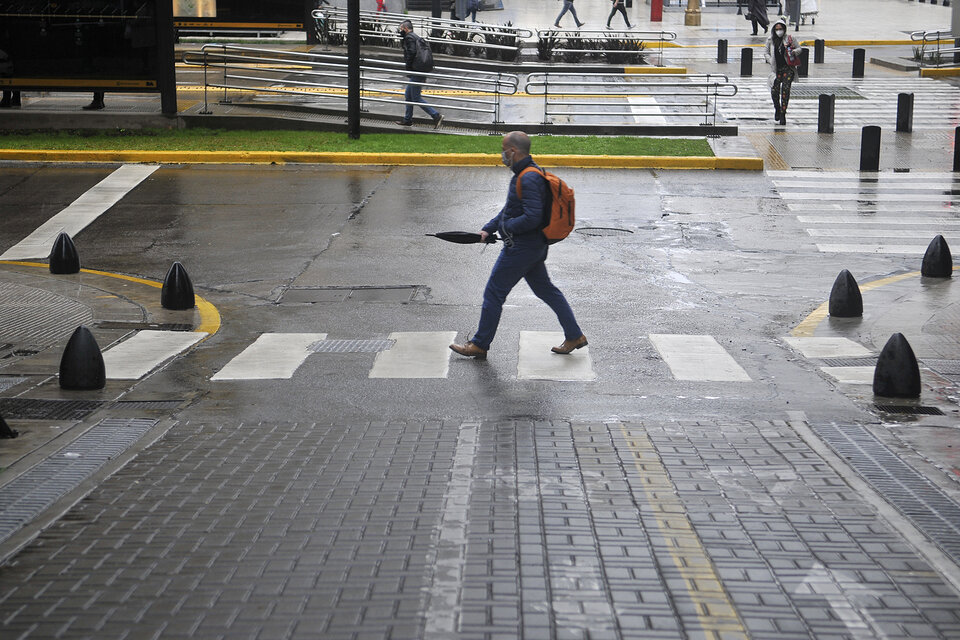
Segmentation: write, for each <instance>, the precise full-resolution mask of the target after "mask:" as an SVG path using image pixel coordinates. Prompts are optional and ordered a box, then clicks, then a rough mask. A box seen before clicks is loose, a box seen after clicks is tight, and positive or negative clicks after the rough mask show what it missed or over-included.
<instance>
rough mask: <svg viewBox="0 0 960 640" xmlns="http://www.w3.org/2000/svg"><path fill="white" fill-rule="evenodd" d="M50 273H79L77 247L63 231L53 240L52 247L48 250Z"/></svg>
mask: <svg viewBox="0 0 960 640" xmlns="http://www.w3.org/2000/svg"><path fill="white" fill-rule="evenodd" d="M50 273H58V274H63V273H80V256H79V255H78V254H77V247H76V246H75V245H74V244H73V240H71V239H70V236H68V235H67V234H66V233H65V232H63V231H61V232H60V234H59V235H58V236H57V239H56V240H54V241H53V249H51V250H50Z"/></svg>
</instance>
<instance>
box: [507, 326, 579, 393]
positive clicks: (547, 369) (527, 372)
mask: <svg viewBox="0 0 960 640" xmlns="http://www.w3.org/2000/svg"><path fill="white" fill-rule="evenodd" d="M561 342H563V333H560V332H558V331H521V332H520V354H519V356H518V358H517V378H519V379H520V380H556V381H558V382H588V381H590V380H596V379H597V374H596V373H595V372H594V371H593V359H592V358H591V357H590V347H583V348H582V349H577V350H576V351H574V352H573V353H569V354H567V355H561V354H559V353H554V352H552V351H551V350H550V348H551V347H556V346H557V345H559V344H560V343H561Z"/></svg>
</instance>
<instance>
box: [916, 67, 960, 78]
mask: <svg viewBox="0 0 960 640" xmlns="http://www.w3.org/2000/svg"><path fill="white" fill-rule="evenodd" d="M920 75H921V76H922V77H924V78H944V77H952V76H960V67H944V68H943V69H920Z"/></svg>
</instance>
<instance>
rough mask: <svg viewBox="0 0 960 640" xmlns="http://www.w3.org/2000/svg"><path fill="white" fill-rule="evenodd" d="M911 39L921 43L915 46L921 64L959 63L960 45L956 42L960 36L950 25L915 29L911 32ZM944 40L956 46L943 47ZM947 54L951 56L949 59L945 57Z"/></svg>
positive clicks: (917, 58) (918, 62)
mask: <svg viewBox="0 0 960 640" xmlns="http://www.w3.org/2000/svg"><path fill="white" fill-rule="evenodd" d="M910 39H911V40H913V41H914V42H919V43H920V46H919V47H915V57H916V60H917V64H919V65H920V66H924V65H928V64H932V65H936V66H938V67H939V66H940V65H941V64H944V63H947V64H951V65H952V64H957V60H956V57H957V56H956V54H958V53H960V47H958V46H956V42H957V40H958V39H960V36H957V35H954V34H953V32H952V30H951V29H950V28H949V27H945V28H943V29H925V30H921V31H914V32H913V33H911V34H910ZM942 40H948V41H950V42H951V43H953V45H954V46H952V47H941V46H940V42H941V41H942ZM947 55H949V56H950V58H949V60H945V59H944V58H945V56H947Z"/></svg>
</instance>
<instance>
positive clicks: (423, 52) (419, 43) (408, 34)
mask: <svg viewBox="0 0 960 640" xmlns="http://www.w3.org/2000/svg"><path fill="white" fill-rule="evenodd" d="M400 33H401V34H403V61H404V63H405V64H406V67H407V71H414V72H415V73H411V74H410V75H409V76H407V77H408V78H409V79H410V82H409V83H408V84H407V88H406V90H405V91H404V92H403V99H404V100H405V101H406V103H407V104H406V109H404V114H403V120H398V121H397V124H399V125H400V126H402V127H409V126H410V125H412V124H413V104H414V103H415V102H419V103H421V104H420V108H421V109H423V110H424V111H426V112H427V115H429V116H430V118H431V119H433V128H434V129H439V128H440V124H441V123H442V122H443V116H442V115H440V114H439V113H438V112H437V110H436V109H434V108H433V107H431V106H430V105H429V104H427V101H426V100H424V99H423V96H422V95H421V92H422V91H423V85H424V84H425V83H426V81H427V77H426V76H424V75H421V74H424V73H430V71H432V70H433V53H431V51H430V44H429V43H427V41H426V40H424V39H423V38H421V37H420V36H418V35H417V34H415V33H414V32H413V23H412V22H410V21H409V20H404V21H403V22H401V23H400Z"/></svg>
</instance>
